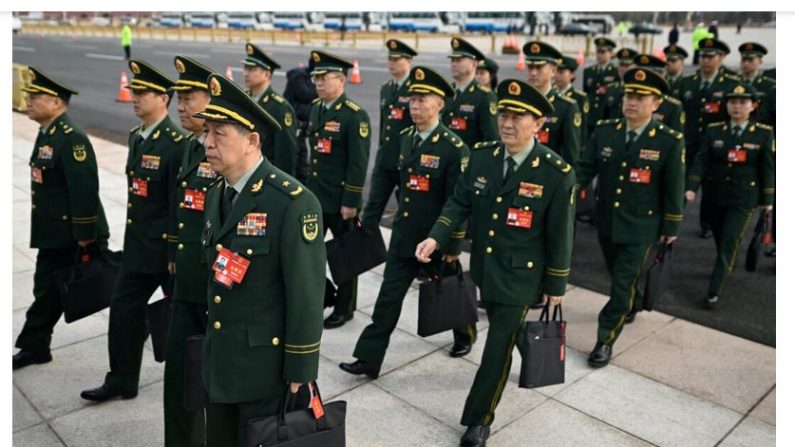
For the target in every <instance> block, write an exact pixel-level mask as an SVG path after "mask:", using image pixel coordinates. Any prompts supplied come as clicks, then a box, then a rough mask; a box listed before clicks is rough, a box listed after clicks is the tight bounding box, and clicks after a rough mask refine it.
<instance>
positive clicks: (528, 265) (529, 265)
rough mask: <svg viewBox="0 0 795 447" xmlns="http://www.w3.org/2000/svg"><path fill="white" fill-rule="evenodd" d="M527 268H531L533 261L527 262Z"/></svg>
mask: <svg viewBox="0 0 795 447" xmlns="http://www.w3.org/2000/svg"><path fill="white" fill-rule="evenodd" d="M527 268H529V269H531V268H533V261H527Z"/></svg>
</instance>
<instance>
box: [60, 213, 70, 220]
mask: <svg viewBox="0 0 795 447" xmlns="http://www.w3.org/2000/svg"><path fill="white" fill-rule="evenodd" d="M68 218H69V216H67V215H66V214H64V215H63V216H61V220H66V219H68Z"/></svg>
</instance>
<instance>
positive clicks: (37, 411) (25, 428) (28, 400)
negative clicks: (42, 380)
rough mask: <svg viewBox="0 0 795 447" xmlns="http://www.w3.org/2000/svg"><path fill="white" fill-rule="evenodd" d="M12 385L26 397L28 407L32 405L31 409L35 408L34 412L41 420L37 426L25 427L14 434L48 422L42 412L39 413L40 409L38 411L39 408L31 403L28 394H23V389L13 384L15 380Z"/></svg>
mask: <svg viewBox="0 0 795 447" xmlns="http://www.w3.org/2000/svg"><path fill="white" fill-rule="evenodd" d="M11 385H12V386H13V387H14V388H15V389H16V390H17V391H18V392H19V394H21V395H22V397H24V398H25V401H26V402H27V403H28V405H30V407H31V408H33V411H35V412H36V414H37V415H38V416H39V419H41V420H40V421H39V422H37V423H35V424H32V425H28V426H26V427H23V428H20V429H17V430H14V433H17V432H20V431H22V430H27V429H29V428H31V427H35V426H37V425H40V424H41V423H42V422H45V421H46V419H45V418H44V416H43V415H42V414H41V412H40V411H39V409H38V408H36V406H35V405H33V402H31V401H30V399H29V398H28V396H27V395H26V394H25V393H24V392H23V391H22V390H21V389H20V388H19V387H18V386H17V384H16V383H14V382H13V380H12V382H11ZM12 394H13V393H12Z"/></svg>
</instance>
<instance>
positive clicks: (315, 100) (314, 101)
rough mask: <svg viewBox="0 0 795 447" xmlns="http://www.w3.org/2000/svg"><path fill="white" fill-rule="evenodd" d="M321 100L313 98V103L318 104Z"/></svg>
mask: <svg viewBox="0 0 795 447" xmlns="http://www.w3.org/2000/svg"><path fill="white" fill-rule="evenodd" d="M319 102H320V98H315V99H313V100H312V104H317V103H319Z"/></svg>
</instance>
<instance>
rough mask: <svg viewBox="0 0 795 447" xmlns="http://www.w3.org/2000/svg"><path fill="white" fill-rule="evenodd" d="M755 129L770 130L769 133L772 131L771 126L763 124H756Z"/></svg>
mask: <svg viewBox="0 0 795 447" xmlns="http://www.w3.org/2000/svg"><path fill="white" fill-rule="evenodd" d="M756 127H758V128H760V129H765V130H770V131H772V130H773V126H771V125H769V124H764V123H756Z"/></svg>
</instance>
